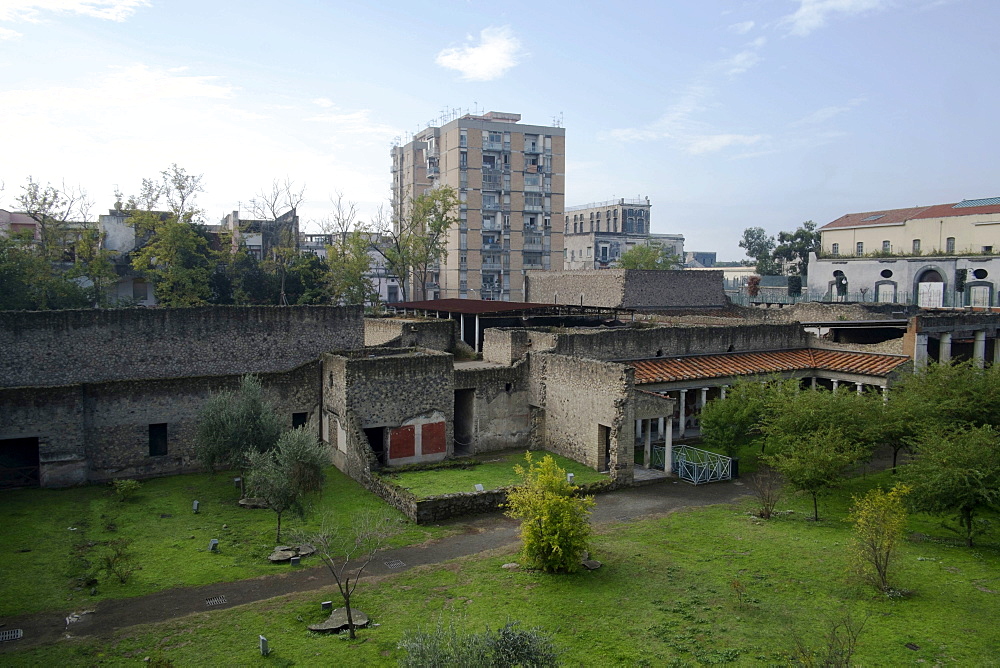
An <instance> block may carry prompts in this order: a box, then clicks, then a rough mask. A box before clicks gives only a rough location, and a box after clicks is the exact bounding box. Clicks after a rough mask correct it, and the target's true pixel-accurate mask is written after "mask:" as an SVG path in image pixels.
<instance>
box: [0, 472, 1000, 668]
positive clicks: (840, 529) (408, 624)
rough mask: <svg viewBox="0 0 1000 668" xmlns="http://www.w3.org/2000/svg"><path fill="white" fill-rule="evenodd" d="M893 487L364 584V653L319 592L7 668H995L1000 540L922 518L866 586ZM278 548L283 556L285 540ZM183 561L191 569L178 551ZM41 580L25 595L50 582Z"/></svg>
mask: <svg viewBox="0 0 1000 668" xmlns="http://www.w3.org/2000/svg"><path fill="white" fill-rule="evenodd" d="M893 482H894V479H893V476H891V474H889V473H887V472H886V473H879V474H875V475H866V476H859V477H855V478H852V479H850V480H848V481H846V482H845V483H844V485H843V487H841V488H840V489H837V490H834V491H831V492H830V493H829V494H827V495H825V496H824V499H823V504H824V511H825V512H824V519H823V520H822V521H820V522H815V521H811V520H810V519H809V517H810V515H811V512H812V509H811V500H810V499H809V497H808V496H806V495H793V496H788V497H786V499H785V501H784V502H782V503H780V504H779V506H778V512H777V513H776V514H775V516H774V517H773V518H772V519H770V520H768V521H764V520H761V519H758V518H757V517H755V516H754V515H753V513H752V512H751V511H753V510H754V509H755V504H754V501H753V499H750V498H747V499H746V501H745V502H743V503H741V504H737V505H719V506H710V507H704V508H699V509H690V510H685V511H681V512H677V513H672V514H669V515H666V516H662V517H651V518H644V519H638V520H634V521H628V522H614V523H610V524H603V525H599V526H598V527H597V532H596V536H595V540H594V544H593V549H592V555H593V557H594V558H596V559H599V560H600V561H602V562H603V564H604V565H603V567H602V568H600V569H599V570H596V571H582V572H580V573H577V574H574V575H557V576H553V575H544V574H542V573H540V572H532V571H527V570H525V569H515V570H505V569H503V568H501V566H502V565H503V564H505V563H507V562H510V561H514V560H516V559H517V556H516V553H515V550H516V547H511V548H507V549H503V550H497V551H495V552H493V553H486V554H483V555H478V556H476V557H468V558H463V559H459V560H455V561H451V562H447V563H444V564H440V565H436V566H428V567H421V568H416V569H413V570H411V571H407V572H403V573H400V574H398V575H393V576H385V577H381V578H372V579H368V580H364V581H362V583H361V585H360V587H359V589H358V591H357V592H356V594H355V605H357V606H359V607H360V608H362V609H364V610H365V611H366V612H367V613H368V614H369V615H370V616H371V617H372V619H373V621H374V622H376V623H377V624H379V626H377V627H374V628H370V629H364V630H360V631H359V632H358V638H357V640H355V641H349V640H347V639H346V637H345V636H329V635H322V634H316V633H312V632H310V631H308V630H307V629H306V625H307V624H310V623H315V622H317V621H320V620H321V619H323V618H324V617H325V616H326V614H327V613H326V612H324V611H321V610H320V606H319V602H320V601H322V600H327V599H329V598H331V597H332V596H333V591H332V583H330V586H328V587H326V588H324V589H319V590H317V591H314V592H307V593H299V594H294V595H290V596H286V597H281V598H277V599H272V600H269V601H266V602H263V603H257V604H253V605H247V606H241V607H237V608H232V609H228V610H220V611H217V612H214V613H198V614H195V615H191V616H189V617H184V618H180V619H176V620H173V621H170V622H165V623H162V624H156V625H150V626H146V627H133V628H129V629H125V630H123V631H121V632H119V633H117V634H115V636H114V637H112V638H110V639H107V640H98V639H96V638H83V639H77V640H71V641H66V642H61V643H59V644H57V645H51V646H46V647H40V648H36V649H28V650H25V651H21V652H17V653H14V654H6V655H5V656H4V660H5V661H6V662H13V663H18V664H31V665H36V664H43V663H61V664H64V665H134V664H135V663H136V662H137V661H142V660H143V659H145V658H146V657H149V658H150V661H152V662H154V663H156V662H158V663H156V665H168V664H167V663H166V662H172V664H173V665H208V664H213V665H217V664H219V663H228V664H232V665H235V664H239V665H293V664H299V665H309V664H316V663H323V664H329V665H373V666H375V665H386V666H391V665H396V664H397V663H398V661H399V660H400V659H401V656H402V654H401V650H399V649H398V648H397V645H398V643H399V642H400V640H401V639H402V638H403V636H404V634H405V633H406V632H407V631H409V630H412V629H415V628H418V627H419V628H423V629H432V628H434V627H436V626H439V625H441V626H445V627H447V626H449V625H454V626H455V628H457V629H458V630H459V631H462V632H473V631H481V630H483V629H485V628H487V627H490V628H498V627H500V626H502V625H504V624H505V623H506V622H508V621H511V620H515V621H518V622H520V627H521V628H532V627H538V628H540V629H542V630H543V631H545V632H546V633H548V634H550V635H551V637H552V639H553V640H554V642H555V644H556V646H557V647H558V649H559V650H560V652H561V654H560V660H561V662H562V663H563V664H565V665H582V666H595V665H600V666H607V665H650V666H653V665H655V666H687V665H692V666H694V665H715V664H733V665H788V664H790V663H792V661H793V658H794V657H795V656H796V655H797V654H798V655H799V656H801V652H803V651H809V650H815V651H817V652H819V653H820V654H822V653H823V652H824V651H825V649H826V648H827V647H828V645H829V644H830V642H831V637H833V636H831V629H832V628H834V627H837V628H839V629H841V632H842V631H843V629H845V628H851V629H854V630H857V631H858V635H857V642H856V648H855V653H854V658H853V662H852V663H854V664H857V665H869V666H898V665H915V664H920V663H923V664H929V665H961V666H986V665H991V664H993V663H994V662H995V658H996V657H995V651H996V647H997V643H998V641H1000V631H998V630H997V629H998V628H1000V543H998V542H997V539H996V536H995V534H991V535H989V536H988V537H986V536H984V537H983V539H982V540H981V541H980V542H979V544H978V545H977V546H976V547H975V548H968V547H965V546H964V545H963V543H962V541H961V540H960V539H958V538H957V537H956V536H955V535H953V534H950V533H949V532H947V531H946V530H944V529H942V527H941V525H940V520H939V518H937V517H932V516H929V515H924V514H913V515H911V516H910V517H909V520H908V525H907V538H906V539H905V540H904V542H903V544H902V546H901V549H900V559H899V564H900V570H899V571H898V574H897V576H898V577H897V587H898V590H897V591H896V593H895V594H893V595H886V594H883V593H879V592H877V591H875V590H873V589H872V588H870V587H867V586H865V585H863V584H861V583H860V582H858V580H857V579H856V578H855V577H854V575H853V573H852V569H851V567H850V558H849V545H850V543H851V537H852V530H851V526H850V524H849V523H848V521H847V515H848V509H849V508H850V506H851V503H852V496H860V495H862V494H863V493H864V492H865V491H867V490H868V489H871V488H873V487H877V486H881V487H888V486H891V485H892V484H893ZM671 487H672V486H671ZM669 490H670V487H665V488H664V490H663V492H664V493H665V494H668V493H669ZM354 494H355V495H358V490H356V489H355V490H354ZM362 496H363V495H362ZM258 512H260V511H258ZM65 517H72V515H67V516H65ZM990 519H992V520H994V521H995V520H996V519H997V517H996V515H995V514H992V515H990ZM260 531H261V533H262V538H261V540H262V541H264V542H266V540H265V539H264V538H263V536H267V535H268V534H269V527H261V529H260ZM205 537H207V535H206V536H205ZM171 555H175V556H172V557H171ZM166 558H167V559H169V560H170V561H171V562H172V563H174V564H178V565H179V563H180V562H181V561H183V559H181V558H179V556H178V553H177V552H171V551H170V550H167V557H166ZM25 568H26V569H27V570H26V574H30V578H25V579H36V576H40V575H41V573H42V572H43V571H44V570H45V569H44V568H38V567H29V566H25ZM238 568H240V566H234V567H233V568H232V569H231V570H233V571H236V570H238ZM4 579H5V581H7V580H8V578H4ZM7 598H8V596H7V594H6V592H5V595H4V599H5V600H6V599H7ZM63 605H64V606H72V605H73V604H72V603H64V604H63ZM258 635H265V636H266V637H267V638H268V640H269V642H270V646H271V650H272V652H271V654H270V656H268V657H266V658H264V657H261V656H260V653H259V651H258V647H257V638H258Z"/></svg>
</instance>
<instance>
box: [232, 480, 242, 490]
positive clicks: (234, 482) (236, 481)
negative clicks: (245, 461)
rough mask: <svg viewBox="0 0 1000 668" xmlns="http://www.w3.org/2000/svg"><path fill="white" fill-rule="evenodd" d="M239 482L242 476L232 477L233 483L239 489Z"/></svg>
mask: <svg viewBox="0 0 1000 668" xmlns="http://www.w3.org/2000/svg"><path fill="white" fill-rule="evenodd" d="M241 482H243V478H233V485H234V486H235V487H236V489H239V487H240V483H241Z"/></svg>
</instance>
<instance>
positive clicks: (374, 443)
mask: <svg viewBox="0 0 1000 668" xmlns="http://www.w3.org/2000/svg"><path fill="white" fill-rule="evenodd" d="M364 432H365V438H367V439H368V445H369V446H370V447H371V449H372V452H374V453H375V458H376V459H378V463H379V464H381V465H382V466H385V427H370V428H368V429H365V430H364Z"/></svg>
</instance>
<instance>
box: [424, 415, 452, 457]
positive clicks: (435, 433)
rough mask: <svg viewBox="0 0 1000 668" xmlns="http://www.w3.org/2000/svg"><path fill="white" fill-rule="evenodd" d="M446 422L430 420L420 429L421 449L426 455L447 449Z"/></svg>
mask: <svg viewBox="0 0 1000 668" xmlns="http://www.w3.org/2000/svg"><path fill="white" fill-rule="evenodd" d="M444 435H445V428H444V422H430V423H428V424H425V425H422V427H421V430H420V451H421V454H424V455H433V454H436V453H439V452H445V451H446V450H447V447H446V444H445V440H444Z"/></svg>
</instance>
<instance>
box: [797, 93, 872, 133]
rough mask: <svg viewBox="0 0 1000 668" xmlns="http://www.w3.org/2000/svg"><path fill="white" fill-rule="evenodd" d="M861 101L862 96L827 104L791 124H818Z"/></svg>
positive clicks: (844, 111)
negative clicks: (839, 103) (835, 104)
mask: <svg viewBox="0 0 1000 668" xmlns="http://www.w3.org/2000/svg"><path fill="white" fill-rule="evenodd" d="M862 102H864V98H860V97H859V98H855V99H853V100H851V101H850V102H848V103H847V104H842V105H837V106H829V107H823V108H822V109H817V110H816V111H814V112H812V113H811V114H809V115H808V116H805V117H804V118H800V119H799V120H797V121H795V122H794V123H792V126H793V127H799V126H803V125H820V124H822V123H825V122H827V121H828V120H830V119H831V118H833V117H835V116H839V115H840V114H843V113H846V112H848V111H850V110H851V109H854V108H855V107H857V106H858V105H859V104H861V103H862Z"/></svg>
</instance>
